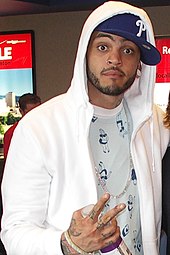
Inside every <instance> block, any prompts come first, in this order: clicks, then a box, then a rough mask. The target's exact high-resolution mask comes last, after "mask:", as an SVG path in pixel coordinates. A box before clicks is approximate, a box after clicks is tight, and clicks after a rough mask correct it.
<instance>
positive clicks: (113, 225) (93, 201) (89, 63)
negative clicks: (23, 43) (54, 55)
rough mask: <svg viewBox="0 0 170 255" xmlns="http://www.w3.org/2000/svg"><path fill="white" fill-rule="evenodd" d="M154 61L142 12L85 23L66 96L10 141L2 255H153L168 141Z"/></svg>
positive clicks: (108, 9)
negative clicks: (158, 104) (155, 98)
mask: <svg viewBox="0 0 170 255" xmlns="http://www.w3.org/2000/svg"><path fill="white" fill-rule="evenodd" d="M159 61H160V54H159V52H158V51H157V49H156V48H155V46H154V35H153V32H152V27H151V23H150V20H149V18H148V16H147V15H146V13H145V12H144V11H143V10H141V9H138V8H136V7H133V6H131V5H128V4H125V3H122V2H117V1H116V2H114V1H110V2H106V3H105V4H104V5H102V6H100V7H99V8H97V9H96V10H95V11H94V12H93V13H92V14H91V15H90V16H89V18H88V19H87V21H86V23H85V25H84V28H83V31H82V35H81V38H80V42H79V47H78V52H77V57H76V61H75V68H74V75H73V79H72V82H71V86H70V89H69V90H68V92H67V93H66V94H64V95H61V96H59V97H56V98H54V99H52V100H50V101H48V102H47V103H45V104H43V105H42V106H40V107H38V108H37V109H35V111H33V112H31V113H30V114H29V115H27V116H25V118H24V119H23V120H21V121H20V125H18V127H17V130H16V132H15V137H14V139H13V144H12V146H11V150H10V152H9V157H8V159H7V162H6V171H5V174H4V179H3V185H2V191H3V201H4V215H3V220H2V240H3V242H4V244H5V247H6V250H7V254H9V255H15V254H17V255H23V254H24V255H30V254H31V255H37V254H41V255H62V254H65V255H68V254H69V255H70V254H72V255H78V254H100V251H102V252H104V253H105V252H107V251H110V252H109V254H120V252H121V254H123V253H122V252H124V254H133V255H134V254H142V255H151V254H152V255H158V253H159V251H158V250H159V236H160V225H161V159H162V156H163V154H164V152H165V150H166V147H167V143H168V139H169V133H168V131H167V130H166V129H165V128H164V127H163V124H162V115H161V114H162V113H161V112H158V111H157V110H156V108H155V107H154V108H153V89H154V81H155V65H156V64H157V63H159ZM102 130H103V131H102ZM101 131H102V134H103V135H104V136H105V137H107V143H108V144H107V146H106V144H105V146H103V143H101ZM102 139H103V138H102ZM14 155H15V157H14ZM11 172H12V173H11ZM9 187H10V189H9ZM129 205H130V206H129ZM121 239H123V241H124V243H125V244H126V245H127V247H128V248H125V251H122V250H121V248H122V247H121V248H120V247H118V246H119V243H120V244H122V242H121ZM121 246H122V245H121ZM117 247H118V248H117ZM114 248H115V249H114ZM112 249H114V250H113V251H111V250H112Z"/></svg>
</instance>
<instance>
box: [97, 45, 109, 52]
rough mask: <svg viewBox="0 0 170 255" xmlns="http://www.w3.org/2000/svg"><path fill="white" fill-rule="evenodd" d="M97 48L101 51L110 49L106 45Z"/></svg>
mask: <svg viewBox="0 0 170 255" xmlns="http://www.w3.org/2000/svg"><path fill="white" fill-rule="evenodd" d="M97 48H98V49H99V51H106V50H107V49H108V47H107V46H106V45H99V46H98V47H97Z"/></svg>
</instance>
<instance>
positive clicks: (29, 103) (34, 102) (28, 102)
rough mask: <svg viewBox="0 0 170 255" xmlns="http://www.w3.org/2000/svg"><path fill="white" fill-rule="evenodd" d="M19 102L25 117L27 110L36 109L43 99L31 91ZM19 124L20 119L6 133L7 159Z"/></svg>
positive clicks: (5, 148) (5, 147) (20, 109)
mask: <svg viewBox="0 0 170 255" xmlns="http://www.w3.org/2000/svg"><path fill="white" fill-rule="evenodd" d="M18 104H19V111H20V113H21V116H22V117H23V116H24V115H25V114H26V113H27V112H29V111H30V110H32V109H34V108H35V107H37V106H38V105H40V104H41V99H40V97H39V96H37V95H35V94H31V93H26V94H23V95H22V96H21V97H20V98H19V101H18ZM17 125H18V121H17V122H15V123H14V124H13V125H12V126H11V127H10V128H9V129H8V130H7V131H6V132H5V134H4V145H3V149H4V158H5V159H6V157H7V154H8V149H9V146H10V143H11V139H12V136H13V132H14V130H15V128H16V126H17Z"/></svg>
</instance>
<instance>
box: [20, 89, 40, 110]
mask: <svg viewBox="0 0 170 255" xmlns="http://www.w3.org/2000/svg"><path fill="white" fill-rule="evenodd" d="M18 103H19V107H20V108H21V110H23V111H24V110H25V109H26V107H27V104H37V103H40V104H41V99H40V97H39V96H37V95H35V94H31V93H26V94H23V95H22V96H20V98H19V101H18Z"/></svg>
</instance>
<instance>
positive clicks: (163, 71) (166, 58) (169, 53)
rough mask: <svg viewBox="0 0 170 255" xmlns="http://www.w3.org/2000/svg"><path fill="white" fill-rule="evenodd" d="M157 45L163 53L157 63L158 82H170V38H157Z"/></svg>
mask: <svg viewBox="0 0 170 255" xmlns="http://www.w3.org/2000/svg"><path fill="white" fill-rule="evenodd" d="M156 46H157V49H158V50H159V52H160V54H161V62H160V63H159V64H158V65H157V72H156V82H157V83H162V82H170V38H163V37H162V38H161V37H160V38H156Z"/></svg>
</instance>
